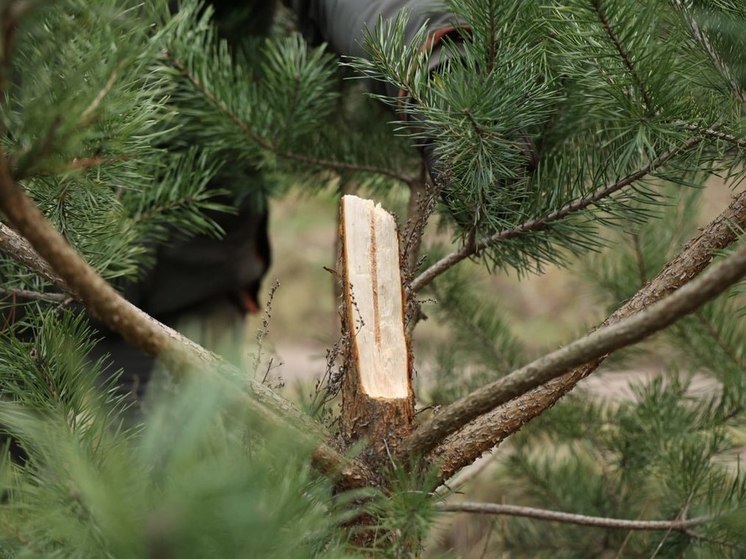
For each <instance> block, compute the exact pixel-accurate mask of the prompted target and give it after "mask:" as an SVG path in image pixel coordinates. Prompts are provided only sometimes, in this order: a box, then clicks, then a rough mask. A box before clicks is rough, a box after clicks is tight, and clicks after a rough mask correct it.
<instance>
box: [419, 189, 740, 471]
mask: <svg viewBox="0 0 746 559" xmlns="http://www.w3.org/2000/svg"><path fill="white" fill-rule="evenodd" d="M744 228H746V191H743V192H741V193H740V194H738V195H737V196H735V197H734V199H733V201H732V202H731V204H730V205H729V206H728V208H727V209H726V210H725V211H724V212H723V213H722V214H720V215H719V216H718V217H717V218H716V219H715V220H713V221H712V222H711V223H710V224H709V225H708V226H707V227H706V228H705V229H703V230H702V232H701V233H700V234H699V235H697V237H695V238H694V239H692V240H691V241H690V242H689V243H688V244H687V246H686V247H685V248H684V249H683V250H682V252H681V253H680V254H679V255H678V256H677V257H676V258H674V259H673V260H671V261H670V262H669V263H668V264H667V265H666V267H665V268H664V269H663V270H662V271H661V272H660V273H659V274H658V275H657V276H656V277H655V278H654V279H653V280H651V281H650V282H649V283H647V284H646V285H645V286H644V287H643V288H642V289H640V291H638V292H637V293H636V294H635V295H634V296H633V297H632V298H631V299H629V300H628V301H627V302H626V303H624V305H622V306H621V307H620V308H619V309H617V311H616V312H614V313H613V314H612V315H611V316H610V317H609V318H607V319H606V320H605V321H604V322H603V323H602V324H601V326H606V325H609V324H615V323H617V322H619V321H621V320H622V319H624V318H626V317H628V316H631V315H634V314H636V313H639V312H641V311H643V310H644V309H645V308H646V307H647V306H649V305H651V304H653V303H655V302H656V301H659V300H660V299H662V298H663V297H665V296H666V295H668V294H669V293H672V292H674V291H675V290H677V289H679V288H680V287H681V286H682V285H684V284H686V283H687V282H688V281H690V280H691V279H692V278H693V277H695V276H696V275H697V274H699V273H700V272H701V271H702V270H704V269H705V267H706V266H707V265H708V264H709V263H710V262H711V260H712V258H713V257H714V256H715V254H716V253H717V252H718V251H720V250H722V249H724V248H726V247H727V246H729V245H731V244H732V243H733V242H734V241H735V240H736V239H737V238H738V235H739V230H742V229H744ZM602 361H603V358H597V359H594V360H592V361H590V362H589V363H586V364H584V365H582V366H581V367H578V368H576V369H575V370H573V371H571V372H570V373H568V374H566V375H563V376H561V377H559V378H557V379H554V380H552V381H550V382H548V383H546V384H545V385H543V386H540V387H539V388H536V389H535V390H532V391H531V392H528V393H527V394H524V395H523V396H521V397H519V398H516V399H515V400H512V401H511V402H508V403H507V404H505V405H503V406H500V407H499V408H497V409H496V410H495V411H493V412H491V413H489V414H487V415H484V416H482V417H480V418H479V419H478V420H476V421H474V422H473V423H472V424H470V425H468V426H467V427H465V428H464V429H462V430H461V431H459V432H457V433H454V434H453V435H451V436H450V437H448V438H447V439H446V440H445V441H443V442H442V443H441V444H440V446H439V447H438V448H436V449H435V450H434V451H433V452H432V453H431V454H430V456H429V457H428V459H429V460H430V461H431V462H437V463H438V464H439V468H440V481H444V480H446V479H448V478H450V477H451V476H452V475H453V474H454V473H456V472H458V471H459V470H460V469H461V468H463V467H464V466H466V465H468V464H471V463H472V462H473V461H474V460H476V459H477V458H479V457H480V456H481V455H482V454H483V453H484V452H487V451H488V450H490V449H491V448H493V447H494V446H495V445H497V444H499V443H500V442H501V441H503V440H504V439H505V438H506V437H508V436H509V435H511V434H512V433H515V432H516V431H518V430H520V429H521V428H522V427H523V426H524V425H525V424H526V423H528V422H529V421H531V420H532V419H533V418H534V417H537V416H538V415H541V414H542V413H543V412H544V411H546V410H547V409H548V408H550V407H551V406H553V405H554V404H555V403H556V402H557V401H558V400H559V399H560V398H561V397H562V396H564V395H565V394H566V393H567V392H569V391H570V390H571V389H572V388H573V387H574V386H575V385H576V384H577V383H578V382H579V381H580V380H581V379H583V378H585V377H586V376H588V375H589V374H591V373H592V372H593V371H594V370H595V369H596V368H597V367H598V366H599V365H600V364H601V362H602Z"/></svg>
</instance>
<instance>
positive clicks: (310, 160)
mask: <svg viewBox="0 0 746 559" xmlns="http://www.w3.org/2000/svg"><path fill="white" fill-rule="evenodd" d="M164 56H165V57H166V60H168V61H170V62H171V65H172V66H173V67H174V68H175V69H176V70H178V71H179V73H180V74H181V75H182V77H183V78H185V79H186V80H187V81H188V82H189V83H190V84H191V85H192V87H194V89H195V90H196V91H198V92H199V93H200V95H202V96H203V97H204V98H205V99H206V100H207V101H208V102H209V103H210V104H211V105H212V106H213V107H215V108H216V109H217V110H219V111H220V112H221V113H222V114H223V115H224V116H226V117H227V118H228V119H229V120H230V121H231V122H232V123H233V124H234V125H235V126H236V127H237V128H238V129H239V130H240V131H241V133H242V134H244V135H245V136H246V137H247V138H248V139H249V140H251V141H252V142H253V143H255V144H256V145H258V146H259V147H261V148H262V149H264V150H266V151H269V152H271V153H274V154H275V155H276V156H278V157H280V158H282V159H287V160H290V161H296V162H298V163H304V164H307V165H313V166H316V167H324V168H327V169H332V170H335V171H340V172H353V173H370V174H373V175H380V176H383V177H388V178H390V179H393V180H396V181H398V182H401V183H403V184H406V185H410V184H411V183H412V181H411V180H410V179H409V178H407V177H405V176H402V175H400V174H399V173H397V172H395V171H392V170H391V169H385V168H383V167H376V166H373V165H359V164H357V163H348V162H346V161H336V160H332V159H324V158H318V157H312V156H308V155H304V154H301V153H295V152H291V151H286V150H283V149H281V148H279V147H278V146H276V145H275V144H273V143H272V142H271V141H269V140H268V139H267V138H264V137H262V136H260V135H259V134H257V133H255V132H254V131H253V130H252V129H251V128H250V127H249V126H248V125H247V124H246V122H244V121H243V120H242V119H241V118H240V117H239V116H238V115H237V114H235V113H234V112H233V111H231V110H230V108H229V107H228V106H227V105H226V104H225V103H223V102H222V101H221V100H220V99H218V98H217V97H216V96H215V95H214V94H213V93H212V92H211V91H209V90H208V89H207V88H206V87H205V86H204V84H202V82H201V81H200V80H199V79H198V78H197V76H195V75H193V74H192V73H191V72H189V69H188V68H187V67H186V66H185V65H184V64H183V63H182V62H181V61H179V60H177V59H175V58H173V57H172V56H171V54H170V53H169V52H165V53H164Z"/></svg>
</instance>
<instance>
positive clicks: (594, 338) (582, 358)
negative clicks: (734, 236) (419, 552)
mask: <svg viewBox="0 0 746 559" xmlns="http://www.w3.org/2000/svg"><path fill="white" fill-rule="evenodd" d="M744 275H746V247H741V248H739V249H738V250H736V251H735V252H734V253H733V254H731V255H730V256H728V257H727V258H726V259H725V260H723V261H722V262H720V263H718V264H716V265H714V266H712V267H711V268H709V269H708V270H707V271H705V272H704V273H703V274H702V275H700V276H699V277H697V278H695V279H694V280H692V281H691V282H690V283H688V284H687V285H685V286H683V287H682V288H680V289H679V290H678V291H676V292H674V293H672V294H671V295H668V296H667V297H665V298H663V299H662V300H660V301H658V302H657V303H655V304H653V305H651V306H650V307H648V308H646V309H645V310H643V311H642V312H640V313H638V314H636V315H634V316H631V317H627V318H625V319H623V320H621V321H620V322H618V323H616V324H613V325H610V326H606V327H604V328H600V329H599V330H596V331H595V332H593V333H591V334H588V335H586V336H584V337H582V338H580V339H578V340H576V341H574V342H572V343H570V344H568V345H566V346H565V347H563V348H560V349H559V350H557V351H553V352H551V353H549V354H548V355H545V356H543V357H540V358H539V359H536V360H535V361H533V362H532V363H530V364H528V365H526V366H524V367H522V368H521V369H518V370H516V371H514V372H512V373H510V374H509V375H507V376H505V377H502V378H500V379H498V380H496V381H494V382H492V383H489V384H487V385H485V386H482V387H481V388H479V389H477V390H475V391H473V392H472V393H470V394H468V395H466V396H464V397H463V398H461V399H460V400H458V401H456V402H454V403H453V404H451V405H449V406H447V407H445V408H444V409H441V411H440V413H438V415H436V416H434V417H432V418H431V419H430V420H429V421H427V422H426V423H424V424H423V425H421V426H420V427H419V428H417V429H416V430H415V432H414V433H412V435H410V436H409V437H407V438H406V439H405V440H404V441H403V443H402V444H401V445H400V451H401V455H402V456H412V455H418V454H422V453H425V452H428V451H430V450H431V449H433V448H434V447H435V446H436V445H437V444H439V443H440V442H441V441H442V440H443V438H445V437H446V436H448V435H450V434H451V433H453V432H455V431H457V430H458V429H460V428H462V427H464V426H465V425H467V424H468V423H469V422H470V421H472V420H474V419H476V418H477V417H479V416H480V415H483V414H486V413H488V412H489V411H491V410H493V409H495V408H496V407H497V406H500V405H501V404H504V403H506V402H508V401H510V400H512V399H513V398H517V397H519V396H521V395H523V394H525V393H526V392H528V391H530V390H531V389H533V388H536V387H538V386H540V385H542V384H544V383H546V382H548V381H550V380H552V379H554V378H556V377H559V376H561V375H563V374H565V373H566V372H568V371H569V370H570V369H572V368H573V367H577V366H580V365H582V364H584V363H588V362H589V361H592V360H594V359H598V358H601V357H604V356H606V355H608V354H609V353H612V352H614V351H617V350H619V349H621V348H623V347H627V346H629V345H632V344H634V343H637V342H639V341H641V340H643V339H645V338H647V337H648V336H650V335H651V334H653V333H655V332H658V331H660V330H662V329H664V328H666V327H667V326H670V325H671V324H673V323H674V322H676V321H677V320H678V319H680V318H682V317H683V316H685V315H688V314H690V313H692V312H694V311H695V310H697V309H698V308H699V307H700V306H701V305H703V304H704V303H706V302H707V301H709V300H711V299H713V298H715V297H717V296H718V295H720V294H721V293H722V292H723V291H725V290H726V289H727V288H729V287H730V286H731V285H733V284H734V283H736V282H737V281H739V280H740V279H741V278H742V277H744Z"/></svg>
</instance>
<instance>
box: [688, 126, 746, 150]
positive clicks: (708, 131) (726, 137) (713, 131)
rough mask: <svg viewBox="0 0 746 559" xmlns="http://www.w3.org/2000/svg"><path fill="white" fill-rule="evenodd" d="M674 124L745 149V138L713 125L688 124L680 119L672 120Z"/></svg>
mask: <svg viewBox="0 0 746 559" xmlns="http://www.w3.org/2000/svg"><path fill="white" fill-rule="evenodd" d="M674 124H675V125H677V126H682V127H683V128H686V129H687V130H690V131H692V132H696V133H697V134H699V135H700V136H705V137H706V138H710V139H712V140H720V141H723V142H728V143H730V144H733V145H734V146H735V147H737V148H739V149H746V139H744V138H739V137H737V136H734V135H733V134H728V133H727V132H721V131H720V130H718V129H717V127H715V126H710V127H707V126H697V125H696V124H690V123H687V122H680V121H677V122H674Z"/></svg>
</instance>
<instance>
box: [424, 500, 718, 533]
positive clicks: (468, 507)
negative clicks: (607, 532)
mask: <svg viewBox="0 0 746 559" xmlns="http://www.w3.org/2000/svg"><path fill="white" fill-rule="evenodd" d="M435 510H437V511H439V512H473V513H478V514H496V515H502V516H520V517H522V518H533V519H535V520H547V521H549V522H562V523H565V524H577V525H580V526H590V527H594V528H607V529H608V528H610V529H614V530H646V531H660V530H673V531H677V532H684V531H686V530H688V529H690V528H693V527H695V526H700V525H702V524H705V523H706V522H709V521H711V520H712V518H711V517H707V516H700V517H697V518H690V519H688V520H627V519H622V518H606V517H602V516H588V515H585V514H573V513H569V512H558V511H553V510H546V509H538V508H534V507H522V506H517V505H500V504H497V503H473V502H468V501H467V502H463V503H453V504H438V505H435Z"/></svg>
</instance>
